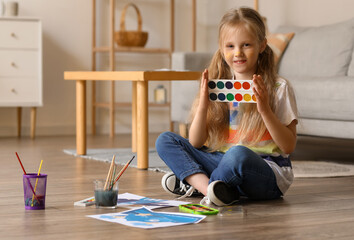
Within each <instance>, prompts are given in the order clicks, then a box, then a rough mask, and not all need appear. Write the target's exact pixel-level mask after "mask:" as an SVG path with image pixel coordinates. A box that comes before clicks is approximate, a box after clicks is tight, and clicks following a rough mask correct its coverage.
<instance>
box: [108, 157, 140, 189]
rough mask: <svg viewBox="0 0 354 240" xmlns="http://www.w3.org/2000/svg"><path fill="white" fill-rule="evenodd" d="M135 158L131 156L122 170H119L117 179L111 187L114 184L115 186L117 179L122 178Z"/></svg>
mask: <svg viewBox="0 0 354 240" xmlns="http://www.w3.org/2000/svg"><path fill="white" fill-rule="evenodd" d="M134 158H135V156H133V157H132V158H131V159H130V160H129V161H128V162H127V163H126V164H125V165H124V167H123V168H122V170H120V172H119V173H118V174H117V177H116V178H115V180H114V182H113V184H112V187H113V186H114V184H116V182H117V181H118V180H119V178H120V177H121V176H122V174H123V173H124V171H125V170H126V169H127V168H128V166H129V164H130V163H131V162H132V161H133V159H134Z"/></svg>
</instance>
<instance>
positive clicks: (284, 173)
mask: <svg viewBox="0 0 354 240" xmlns="http://www.w3.org/2000/svg"><path fill="white" fill-rule="evenodd" d="M275 87H276V94H275V98H276V99H275V110H274V113H275V115H276V116H277V117H278V119H279V120H280V122H281V123H282V124H284V125H285V126H287V125H289V124H290V123H291V122H292V121H293V120H296V121H297V107H296V100H295V95H294V91H293V89H292V87H291V85H290V83H289V82H288V81H286V80H285V79H283V78H278V79H277V81H276V86H275ZM240 104H253V103H240ZM237 114H238V103H237V102H234V103H230V124H229V139H230V141H229V142H228V144H227V145H226V146H224V147H223V148H222V149H220V150H221V151H223V152H226V151H227V150H228V149H229V148H230V147H232V146H236V145H243V146H246V147H248V148H249V149H251V150H253V151H254V152H256V153H257V154H258V155H260V156H261V157H262V158H263V159H264V160H265V161H266V162H267V163H268V165H269V166H270V167H271V168H272V170H273V172H274V174H275V176H276V179H277V185H278V187H279V189H280V191H281V192H282V193H283V194H285V192H286V191H287V190H288V188H289V187H290V185H291V183H292V181H293V178H294V174H293V171H292V167H291V161H290V159H289V154H285V153H283V152H282V151H281V150H280V148H279V147H278V146H277V145H276V144H275V142H274V141H273V139H272V137H271V135H270V134H269V132H268V131H266V133H265V134H264V135H263V137H262V139H261V141H259V142H258V143H256V144H255V145H253V146H247V144H243V143H242V142H232V141H231V139H233V136H235V134H236V132H237Z"/></svg>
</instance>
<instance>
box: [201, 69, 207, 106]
mask: <svg viewBox="0 0 354 240" xmlns="http://www.w3.org/2000/svg"><path fill="white" fill-rule="evenodd" d="M208 82H209V74H208V69H205V70H204V72H203V75H202V80H201V83H200V102H199V107H201V108H204V109H207V108H208V106H209V102H210V100H209V90H208Z"/></svg>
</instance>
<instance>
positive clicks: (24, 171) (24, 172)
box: [15, 152, 38, 201]
mask: <svg viewBox="0 0 354 240" xmlns="http://www.w3.org/2000/svg"><path fill="white" fill-rule="evenodd" d="M15 153H16V156H17V159H18V161H19V162H20V165H21V168H22V170H23V174H24V175H27V173H26V170H25V168H24V167H23V165H22V162H21V159H20V157H19V156H18V154H17V152H15ZM27 181H28V184H29V186H30V188H31V190H32V193H33V194H34V198H35V199H37V201H38V198H37V196H36V194H35V193H34V190H33V187H32V184H31V182H30V180H29V179H28V178H27Z"/></svg>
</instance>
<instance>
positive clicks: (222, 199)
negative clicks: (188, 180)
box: [203, 180, 240, 207]
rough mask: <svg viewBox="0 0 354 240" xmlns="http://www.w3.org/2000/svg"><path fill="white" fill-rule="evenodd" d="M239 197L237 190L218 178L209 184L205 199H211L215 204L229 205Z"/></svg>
mask: <svg viewBox="0 0 354 240" xmlns="http://www.w3.org/2000/svg"><path fill="white" fill-rule="evenodd" d="M239 198H240V194H239V193H238V191H237V190H235V189H234V188H232V187H230V186H229V185H228V184H226V183H225V182H223V181H220V180H218V181H214V182H212V183H210V184H209V186H208V190H207V199H205V201H211V202H212V203H214V204H215V205H216V206H219V207H221V206H226V205H231V204H233V203H235V202H237V200H238V199H239ZM203 200H204V199H203Z"/></svg>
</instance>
